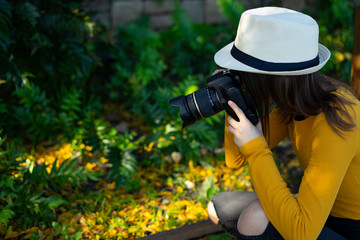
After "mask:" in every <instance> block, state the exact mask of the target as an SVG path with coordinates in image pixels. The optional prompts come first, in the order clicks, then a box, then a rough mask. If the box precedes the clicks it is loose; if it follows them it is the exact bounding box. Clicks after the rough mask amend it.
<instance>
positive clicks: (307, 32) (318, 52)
mask: <svg viewBox="0 0 360 240" xmlns="http://www.w3.org/2000/svg"><path fill="white" fill-rule="evenodd" d="M318 39H319V26H318V25H317V23H316V21H315V20H314V19H313V18H311V17H310V16H308V15H306V14H303V13H300V12H296V11H293V10H290V9H286V8H279V7H263V8H255V9H251V10H248V11H245V12H244V13H243V14H242V15H241V18H240V22H239V26H238V30H237V35H236V38H235V41H233V42H231V43H229V44H228V45H226V46H225V47H224V48H222V49H221V50H219V51H218V52H217V53H216V54H215V56H214V60H215V63H216V64H217V65H219V66H221V67H224V68H228V69H233V70H238V71H245V72H254V73H264V74H272V75H303V74H309V73H313V72H316V71H318V70H319V69H321V68H322V67H323V66H324V65H325V63H326V62H327V61H328V60H329V58H330V51H329V50H328V49H327V48H326V47H325V46H323V45H321V44H319V43H318Z"/></svg>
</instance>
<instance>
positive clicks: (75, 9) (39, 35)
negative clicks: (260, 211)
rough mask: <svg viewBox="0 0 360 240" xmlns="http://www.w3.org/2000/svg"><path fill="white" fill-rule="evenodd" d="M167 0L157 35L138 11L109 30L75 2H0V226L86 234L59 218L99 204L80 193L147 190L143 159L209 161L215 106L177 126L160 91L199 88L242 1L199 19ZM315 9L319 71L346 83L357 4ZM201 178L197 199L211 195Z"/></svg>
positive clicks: (161, 167) (217, 142)
mask: <svg viewBox="0 0 360 240" xmlns="http://www.w3.org/2000/svg"><path fill="white" fill-rule="evenodd" d="M174 1H175V6H176V8H175V10H174V11H173V22H174V25H173V26H172V27H171V28H169V29H166V30H162V31H158V32H155V31H153V30H152V29H151V28H150V27H149V18H148V16H145V15H144V16H142V17H141V18H140V19H138V20H137V21H136V22H134V23H132V24H130V25H128V26H122V25H120V26H118V28H117V29H116V32H115V35H113V32H112V30H111V29H109V28H108V27H106V26H102V25H101V24H99V23H96V22H93V21H92V20H91V15H90V13H88V12H86V11H85V10H84V9H83V7H82V4H83V0H67V1H61V0H48V1H43V0H29V1H23V0H12V1H9V0H0V92H1V94H0V129H1V132H0V176H1V177H0V206H1V208H0V234H1V235H3V236H5V235H6V236H8V237H11V236H15V235H12V234H13V229H18V230H19V231H20V230H21V231H23V237H24V235H26V234H29V233H30V232H31V234H30V235H29V238H30V236H31V238H33V239H36V237H39V236H38V235H39V232H37V233H36V232H35V231H30V230H29V229H31V228H32V227H37V228H41V229H42V230H43V231H42V233H44V232H45V231H50V232H51V233H48V234H53V235H54V236H62V237H63V238H65V239H72V238H75V239H79V238H81V237H84V236H85V235H84V236H82V234H83V233H82V231H80V230H79V229H72V230H71V231H70V230H69V228H71V226H69V225H68V226H66V225H64V224H63V222H64V221H62V220H64V219H61V218H60V216H65V215H66V213H67V212H71V211H75V210H76V211H79V209H80V211H81V212H82V214H83V215H84V214H88V213H87V212H86V211H97V210H95V209H92V208H91V207H90V206H89V205H87V203H86V201H85V200H84V201H82V202H79V203H78V204H74V202H76V199H77V198H78V197H80V196H83V195H84V196H86V194H88V195H89V196H91V198H92V199H91V200H89V201H94V202H95V205H96V206H101V204H105V202H103V203H102V201H105V200H106V197H104V194H105V193H102V194H100V195H99V196H100V197H97V193H98V192H99V191H100V192H101V189H102V188H101V187H99V186H107V184H110V185H111V186H114V187H116V189H122V191H123V192H122V193H124V191H125V192H126V193H127V194H129V193H130V194H131V193H135V192H136V191H137V190H138V189H139V188H141V187H146V186H144V184H143V183H142V182H141V180H140V179H139V178H138V177H136V176H138V174H139V172H141V171H143V169H144V168H145V169H146V168H149V169H151V168H156V169H158V171H159V173H158V174H159V176H163V175H166V174H168V173H167V171H169V167H168V166H173V165H174V164H175V165H176V166H179V165H184V166H188V165H189V164H191V166H193V165H192V164H195V166H196V165H197V164H200V163H201V165H206V161H211V160H208V158H207V157H206V156H207V155H211V154H212V153H213V152H214V150H216V149H219V148H221V147H222V141H223V140H222V134H223V132H222V130H223V129H222V128H223V115H222V114H218V115H215V116H213V117H210V118H207V119H204V120H201V121H198V122H197V123H196V124H194V125H192V126H190V127H188V128H186V129H182V121H181V119H180V117H179V116H178V109H177V108H174V107H171V106H170V105H169V103H168V100H169V99H170V98H173V97H175V96H179V95H187V94H189V93H191V92H193V91H195V90H197V89H199V88H201V87H204V86H205V80H206V78H207V77H209V76H210V75H211V74H212V72H213V71H214V70H215V69H216V66H215V64H214V63H213V60H212V56H213V54H214V53H215V52H216V51H217V50H218V49H220V48H221V47H222V46H224V45H225V44H226V43H228V42H230V41H232V40H233V37H234V36H235V34H236V26H237V23H238V19H239V17H240V15H241V13H242V11H244V7H243V5H242V4H241V2H240V1H228V0H219V1H218V5H219V7H220V9H221V10H222V11H223V13H224V14H225V16H226V17H227V18H228V20H229V21H228V22H227V23H224V24H217V25H205V24H194V23H192V22H191V21H190V20H189V18H188V17H187V16H186V13H185V12H184V11H183V10H181V8H180V6H179V4H178V1H176V0H174ZM324 6H326V7H324ZM317 7H318V9H321V10H318V11H316V14H314V16H315V17H316V19H317V20H318V22H319V24H320V26H321V28H320V36H321V38H320V42H322V43H323V44H325V45H326V46H328V47H329V48H330V50H331V51H332V58H331V60H330V62H329V63H328V64H327V66H326V67H325V68H324V69H323V70H322V71H323V73H325V74H328V75H331V76H333V77H335V78H338V79H341V80H343V81H345V82H348V83H349V79H350V67H351V49H352V44H353V43H352V36H353V9H352V7H351V6H350V5H348V2H346V1H338V0H331V1H330V3H329V2H328V1H318V6H317ZM210 168H211V167H210ZM192 169H194V167H193V168H192ZM170 171H171V170H170ZM190 171H191V169H190ZM176 174H177V173H175V175H176ZM179 174H180V173H179ZM175 175H174V178H171V179H172V180H171V181H173V179H176V176H178V175H176V176H175ZM176 181H179V184H182V185H184V182H185V180H184V181H183V180H181V179H180V180H179V179H177V180H176ZM194 181H195V182H196V181H198V180H194ZM202 181H205V180H204V179H202ZM212 181H214V180H212ZM114 184H115V185H114ZM199 184H200V183H199ZM209 184H210V185H211V186H214V182H211V179H210V178H209V179H207V180H206V182H204V183H203V184H202V185H203V187H202V188H206V190H204V189H203V190H201V189H202V188H200V191H199V193H198V195H197V197H195V199H196V200H197V201H199V202H203V203H204V199H208V198H209V197H210V196H211V195H212V194H213V193H212V192H211V191H210V192H208V190H209V188H208V187H206V186H207V185H209ZM145 185H146V184H145ZM204 186H205V187H204ZM217 191H219V189H218V190H217ZM180 192H181V191H180ZM75 193H76V194H75ZM126 196H127V198H129V196H130V195H126ZM178 197H180V195H179V196H178ZM192 197H193V196H192ZM101 198H103V199H101ZM127 198H126V199H127ZM84 199H86V197H84ZM126 199H125V200H123V201H127V200H126ZM173 200H174V201H175V200H176V199H173ZM129 201H130V200H129ZM113 204H116V203H113ZM132 204H133V203H132ZM84 206H86V208H85V207H84ZM104 209H105V208H104ZM64 214H65V215H64ZM154 214H155V213H154ZM72 216H73V215H72ZM79 219H80V220H79ZM79 219H78V220H79V221H81V218H80V217H79ZM78 220H77V221H78ZM196 220H198V219H196ZM187 222H188V221H186V220H184V221H183V223H187ZM91 224H92V223H89V222H87V223H86V226H87V227H90V225H91ZM124 224H125V223H124ZM174 224H175V223H174ZM93 225H96V224H95V223H94V224H93ZM174 226H175V225H174ZM107 227H109V226H107ZM127 227H128V228H131V226H127V225H126V224H125V225H123V226H122V227H121V230H122V231H126V230H127V229H125V228H127ZM44 229H48V230H44ZM49 229H50V230H49ZM159 229H160V228H159ZM160 230H161V229H160ZM162 230H164V228H162ZM149 233H153V231H151V232H149ZM144 234H145V233H144ZM133 236H135V235H133ZM104 237H105V238H106V236H104ZM108 237H109V236H108Z"/></svg>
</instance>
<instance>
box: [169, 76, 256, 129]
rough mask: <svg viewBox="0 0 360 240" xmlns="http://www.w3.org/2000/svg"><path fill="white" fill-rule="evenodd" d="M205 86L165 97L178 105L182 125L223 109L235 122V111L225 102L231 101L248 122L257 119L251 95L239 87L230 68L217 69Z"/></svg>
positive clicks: (172, 103) (239, 81)
mask: <svg viewBox="0 0 360 240" xmlns="http://www.w3.org/2000/svg"><path fill="white" fill-rule="evenodd" d="M206 84H207V87H204V88H201V89H199V90H197V91H195V92H193V93H190V94H189V95H187V96H179V97H175V98H172V99H170V100H169V103H170V104H171V105H172V106H175V107H179V108H180V117H181V119H182V120H183V128H185V127H187V126H189V125H191V124H193V123H195V122H196V121H197V120H200V119H203V118H207V117H211V116H213V115H215V114H217V113H219V112H221V111H222V110H224V109H225V110H226V112H227V114H229V115H230V116H231V117H232V118H233V119H235V120H236V121H239V119H238V117H237V116H236V113H235V112H234V111H233V110H232V108H231V107H230V106H229V105H228V101H229V100H231V101H233V102H235V103H236V105H238V107H239V108H241V110H242V111H243V112H244V114H245V115H246V117H247V118H248V119H249V120H250V122H251V123H252V124H254V125H256V124H257V123H258V121H259V119H258V117H257V115H256V111H255V109H254V107H253V104H252V101H251V98H250V96H249V95H247V94H245V93H244V92H243V91H242V89H241V79H240V77H239V76H238V75H237V74H234V73H233V72H231V71H230V70H225V71H222V72H219V73H217V74H215V75H213V76H211V77H209V78H208V79H207V80H206Z"/></svg>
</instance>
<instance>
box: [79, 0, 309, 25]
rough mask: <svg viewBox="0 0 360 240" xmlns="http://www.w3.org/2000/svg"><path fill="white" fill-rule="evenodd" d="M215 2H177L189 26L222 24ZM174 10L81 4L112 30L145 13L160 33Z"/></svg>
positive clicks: (123, 3) (296, 0) (166, 4)
mask: <svg viewBox="0 0 360 240" xmlns="http://www.w3.org/2000/svg"><path fill="white" fill-rule="evenodd" d="M234 1H236V0H234ZM160 2H161V3H160ZM216 2H217V0H180V4H181V8H182V9H183V10H185V11H186V13H187V14H188V16H189V18H191V19H192V21H193V22H195V23H209V24H211V23H218V22H224V21H225V20H226V19H225V17H224V16H223V15H222V14H221V13H220V11H219V7H218V5H217V3H216ZM241 2H242V3H243V4H244V7H245V8H246V9H248V8H252V7H259V6H261V5H264V4H265V5H267V4H269V3H271V2H274V1H269V0H268V1H264V0H243V1H241ZM276 2H278V4H277V5H278V6H279V5H282V6H284V7H288V8H291V9H294V10H300V11H301V10H302V9H304V8H305V7H307V5H306V3H305V2H309V0H307V1H305V0H283V1H276ZM310 2H311V1H310ZM266 3H267V4H266ZM174 7H175V6H174V1H173V0H162V1H158V0H87V1H86V3H85V8H87V9H88V10H90V11H93V12H94V13H95V16H94V18H95V19H96V20H99V21H100V22H102V23H104V24H106V25H109V26H111V27H116V26H117V25H118V24H124V25H126V24H128V23H130V22H132V21H134V20H136V19H137V18H138V17H139V16H140V15H141V13H145V14H147V15H149V16H150V21H151V26H152V28H154V29H163V28H167V27H169V26H171V25H172V17H171V12H172V10H173V9H174Z"/></svg>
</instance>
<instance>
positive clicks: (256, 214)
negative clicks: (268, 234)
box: [237, 200, 269, 236]
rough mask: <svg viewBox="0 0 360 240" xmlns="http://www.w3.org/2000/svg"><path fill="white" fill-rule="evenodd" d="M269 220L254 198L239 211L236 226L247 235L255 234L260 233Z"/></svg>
mask: <svg viewBox="0 0 360 240" xmlns="http://www.w3.org/2000/svg"><path fill="white" fill-rule="evenodd" d="M268 223H269V220H268V218H267V217H266V215H265V212H264V209H263V208H262V206H261V204H260V201H259V200H254V201H253V202H251V203H250V204H249V206H247V207H246V208H245V209H244V211H243V212H242V213H241V215H240V217H239V220H238V224H237V228H238V231H239V232H240V233H241V234H243V235H247V236H256V235H260V234H262V233H263V232H264V231H265V229H266V226H267V225H268Z"/></svg>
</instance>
